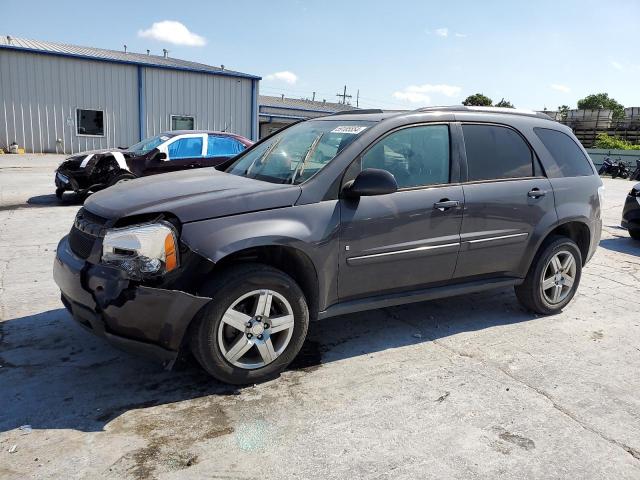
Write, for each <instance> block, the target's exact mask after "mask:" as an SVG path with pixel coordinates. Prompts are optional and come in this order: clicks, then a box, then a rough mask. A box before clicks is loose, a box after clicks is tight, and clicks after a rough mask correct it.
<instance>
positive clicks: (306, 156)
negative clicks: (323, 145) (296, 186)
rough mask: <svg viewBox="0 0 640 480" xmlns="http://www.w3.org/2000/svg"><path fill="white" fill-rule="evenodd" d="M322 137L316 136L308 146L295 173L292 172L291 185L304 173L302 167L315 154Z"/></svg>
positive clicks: (321, 135)
mask: <svg viewBox="0 0 640 480" xmlns="http://www.w3.org/2000/svg"><path fill="white" fill-rule="evenodd" d="M322 137H324V133H321V134H320V135H318V137H317V138H316V139H315V140H314V141H313V143H312V144H311V145H310V146H309V150H307V153H305V154H304V158H303V159H302V162H300V166H299V167H298V168H297V169H296V171H295V172H293V176H292V177H291V183H294V182H295V181H296V177H298V176H299V175H302V174H303V173H304V167H305V166H306V165H307V162H308V161H309V159H310V158H311V157H313V154H314V153H315V152H316V149H317V148H318V144H319V143H320V140H322Z"/></svg>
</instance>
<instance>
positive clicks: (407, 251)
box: [347, 242, 460, 260]
mask: <svg viewBox="0 0 640 480" xmlns="http://www.w3.org/2000/svg"><path fill="white" fill-rule="evenodd" d="M458 245H460V242H456V243H446V244H444V245H428V246H426V247H417V248H409V249H407V250H395V251H393V252H384V253H372V254H370V255H361V256H359V257H349V258H347V260H361V259H363V258H375V257H386V256H387V255H397V254H399V253H413V252H423V251H426V250H435V249H437V248H445V247H455V246H458Z"/></svg>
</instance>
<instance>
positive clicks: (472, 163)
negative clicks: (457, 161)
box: [462, 125, 534, 181]
mask: <svg viewBox="0 0 640 480" xmlns="http://www.w3.org/2000/svg"><path fill="white" fill-rule="evenodd" d="M462 131H463V134H464V144H465V148H466V151H467V169H468V179H469V181H477V180H495V179H501V178H520V177H532V176H534V172H533V154H532V153H531V149H530V148H529V146H528V145H527V144H526V143H525V141H524V140H523V139H522V137H521V136H520V135H519V134H518V133H517V132H515V131H514V130H511V129H510V128H506V127H500V126H496V125H462Z"/></svg>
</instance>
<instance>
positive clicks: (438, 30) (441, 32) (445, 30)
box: [435, 27, 449, 37]
mask: <svg viewBox="0 0 640 480" xmlns="http://www.w3.org/2000/svg"><path fill="white" fill-rule="evenodd" d="M435 34H436V35H438V36H439V37H448V36H449V29H448V28H446V27H443V28H436V29H435Z"/></svg>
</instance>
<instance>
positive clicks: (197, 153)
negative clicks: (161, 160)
mask: <svg viewBox="0 0 640 480" xmlns="http://www.w3.org/2000/svg"><path fill="white" fill-rule="evenodd" d="M167 152H168V153H169V155H168V156H169V160H180V159H181V158H198V157H202V137H188V138H181V139H179V140H176V141H175V142H173V143H172V144H170V145H169V146H168V147H167Z"/></svg>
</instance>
